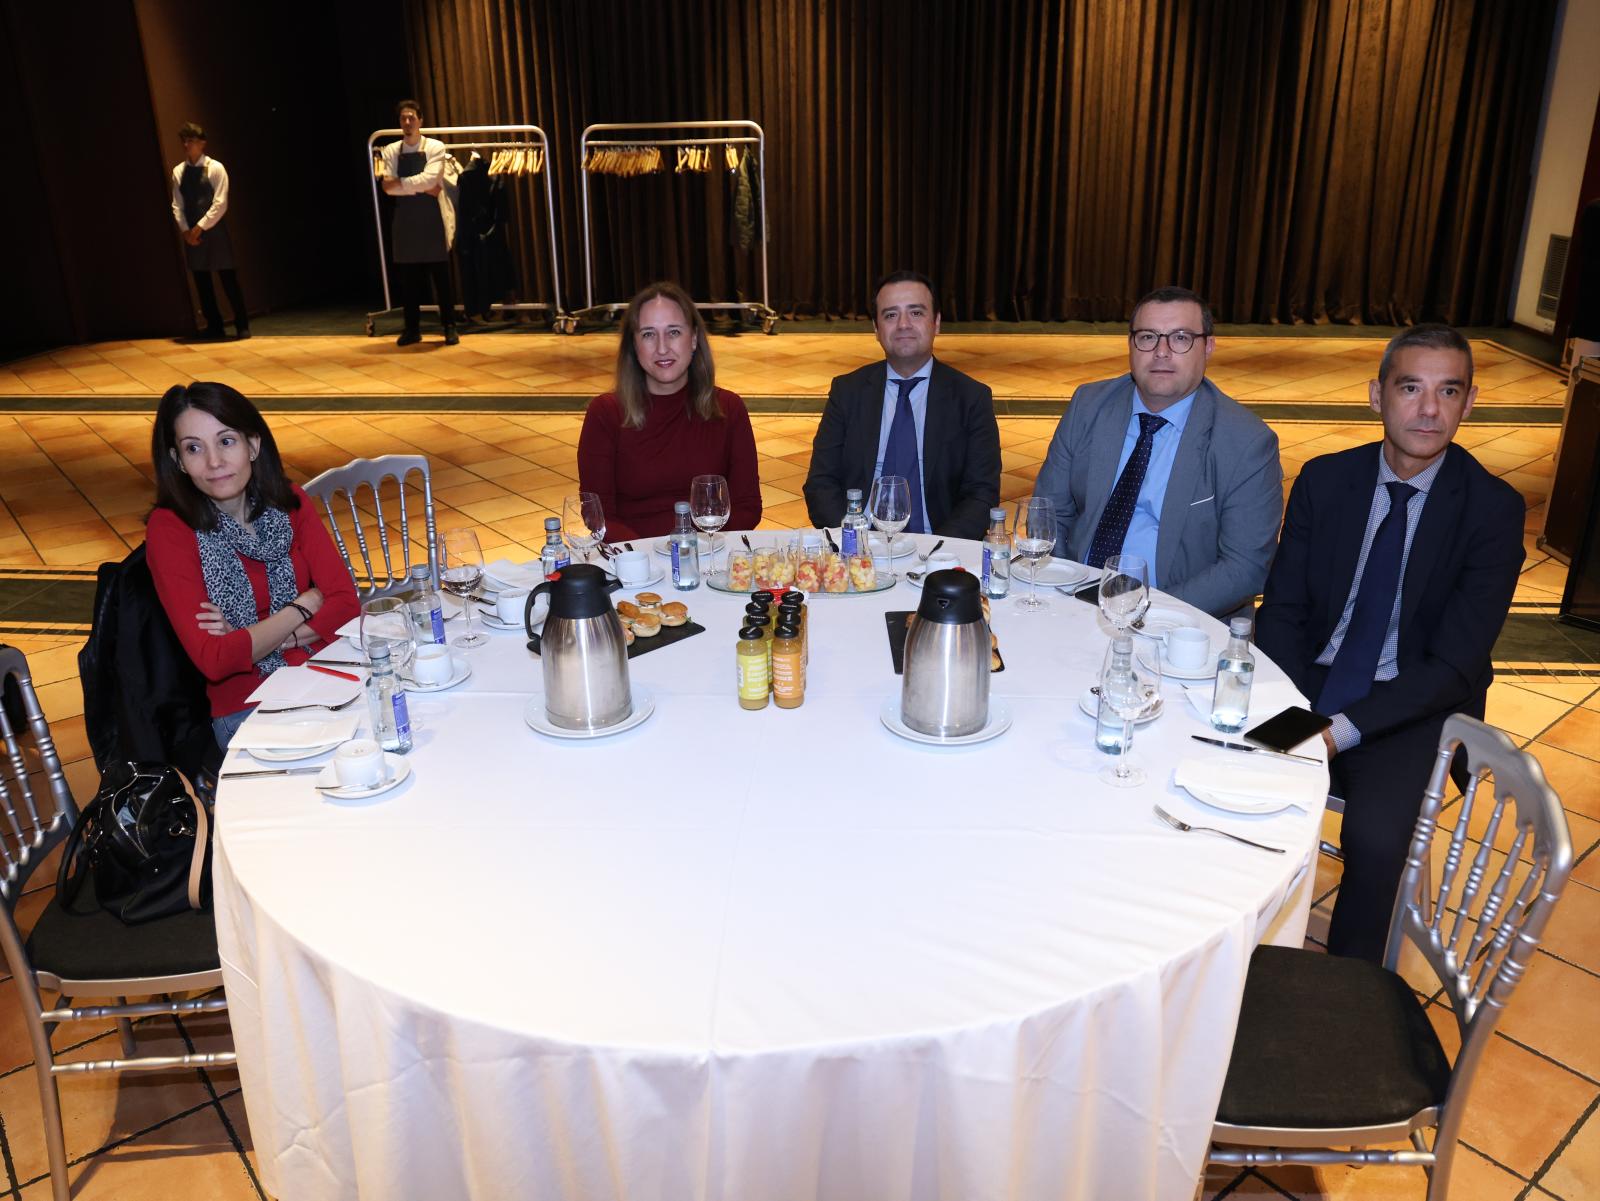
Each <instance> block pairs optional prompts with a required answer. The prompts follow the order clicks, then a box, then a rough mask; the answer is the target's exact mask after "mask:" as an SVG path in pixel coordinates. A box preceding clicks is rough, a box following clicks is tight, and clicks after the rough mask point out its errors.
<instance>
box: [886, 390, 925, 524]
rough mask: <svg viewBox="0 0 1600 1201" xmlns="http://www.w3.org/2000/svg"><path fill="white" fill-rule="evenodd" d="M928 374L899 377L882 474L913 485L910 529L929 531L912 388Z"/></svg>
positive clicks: (911, 486)
mask: <svg viewBox="0 0 1600 1201" xmlns="http://www.w3.org/2000/svg"><path fill="white" fill-rule="evenodd" d="M927 378H928V377H927V376H925V375H917V376H913V377H912V378H911V379H897V380H895V381H894V383H895V387H897V388H899V389H900V398H899V399H898V400H896V401H895V402H894V421H892V422H891V423H890V424H889V444H888V445H887V446H886V447H884V450H883V474H884V475H901V476H904V477H905V478H906V482H907V483H908V484H909V485H910V488H911V521H910V522H909V523H908V524H907V525H906V530H907V532H908V533H912V534H926V533H927V532H928V523H927V522H926V521H925V520H924V519H923V513H922V467H921V466H920V465H919V464H918V462H917V419H916V418H915V417H913V416H912V414H911V390H912V389H913V388H915V387H916V386H917V385H918V384H920V383H921V382H922V381H923V380H925V379H927Z"/></svg>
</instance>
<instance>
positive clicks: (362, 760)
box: [333, 738, 387, 788]
mask: <svg viewBox="0 0 1600 1201" xmlns="http://www.w3.org/2000/svg"><path fill="white" fill-rule="evenodd" d="M386 770H387V769H386V767H385V765H384V761H383V751H382V749H381V748H380V747H379V746H378V744H377V743H376V742H374V741H372V739H370V738H353V739H351V740H350V741H349V742H347V743H345V744H344V745H343V746H341V747H340V748H339V749H338V750H336V751H334V752H333V773H334V775H336V776H338V777H339V783H340V784H341V785H342V786H343V787H345V788H371V787H372V786H373V785H374V784H378V783H381V782H382V780H383V776H384V772H385V771H386Z"/></svg>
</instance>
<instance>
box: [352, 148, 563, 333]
mask: <svg viewBox="0 0 1600 1201" xmlns="http://www.w3.org/2000/svg"><path fill="white" fill-rule="evenodd" d="M422 135H423V136H424V137H431V138H436V139H437V140H438V141H440V142H442V143H444V147H445V149H446V150H449V151H451V152H454V151H457V150H479V151H484V152H487V153H488V154H489V156H490V158H491V161H492V160H493V154H494V152H497V151H526V152H528V154H529V157H528V158H527V159H524V160H522V161H521V162H519V164H518V166H519V168H520V169H518V170H512V171H507V172H503V173H504V174H512V175H522V176H525V177H532V176H534V175H543V176H544V212H545V227H546V231H547V232H548V234H549V236H550V281H551V286H552V289H553V292H554V296H553V298H552V299H551V300H549V301H530V300H518V301H514V302H511V303H506V304H501V303H498V302H497V303H495V304H492V305H490V308H492V309H496V310H499V311H500V312H512V313H517V312H521V313H533V312H546V313H550V314H551V315H552V316H553V317H554V319H555V322H556V324H557V326H558V327H559V326H560V325H561V323H562V322H563V321H564V320H566V318H567V311H566V308H565V306H564V305H563V304H562V301H561V262H560V258H559V256H558V251H557V247H556V203H555V189H554V186H553V185H552V183H551V180H550V177H551V175H552V174H553V173H554V171H553V168H554V160H553V159H552V158H551V156H550V139H549V138H547V137H546V136H545V132H544V130H542V129H540V128H539V127H538V126H537V125H441V126H438V127H437V128H433V129H424V130H423V131H422ZM404 136H405V134H404V131H403V130H399V129H375V130H373V131H372V133H371V135H370V136H369V137H368V138H367V165H368V173H369V174H370V175H371V176H372V221H373V225H374V226H375V227H376V229H377V231H378V270H379V272H380V273H381V274H382V276H383V308H381V309H379V310H378V311H377V312H375V313H368V314H367V337H369V338H370V337H373V336H374V334H375V333H376V332H377V331H376V329H375V328H374V325H373V322H374V321H375V320H376V319H377V318H379V317H383V316H386V315H388V314H389V313H392V312H394V311H395V309H396V307H397V306H396V305H395V303H394V296H393V294H392V293H391V291H390V288H389V255H388V251H387V249H386V246H385V242H384V236H383V207H382V205H380V204H379V202H378V193H379V188H378V177H377V172H376V170H375V169H374V168H373V163H374V160H375V159H376V158H377V155H378V152H379V151H380V150H381V149H382V147H381V146H379V145H378V143H379V142H380V141H382V142H383V143H384V144H387V143H389V142H392V141H394V140H395V139H396V138H401V137H404ZM496 174H501V173H499V172H497V173H496ZM420 307H421V308H423V309H425V310H427V311H428V312H430V313H437V312H438V311H439V306H438V305H437V304H425V305H422V306H420Z"/></svg>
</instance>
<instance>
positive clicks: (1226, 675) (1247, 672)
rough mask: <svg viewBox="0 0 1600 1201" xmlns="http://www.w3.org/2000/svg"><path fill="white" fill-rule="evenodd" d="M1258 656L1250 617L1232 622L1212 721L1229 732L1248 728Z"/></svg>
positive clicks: (1213, 701)
mask: <svg viewBox="0 0 1600 1201" xmlns="http://www.w3.org/2000/svg"><path fill="white" fill-rule="evenodd" d="M1255 674H1256V657H1255V655H1253V654H1252V653H1251V652H1250V619H1249V618H1248V617H1235V618H1234V619H1233V620H1232V621H1231V622H1229V623H1228V645H1227V646H1226V647H1225V648H1224V649H1223V652H1222V654H1221V656H1220V657H1219V658H1218V659H1217V687H1216V691H1215V692H1213V693H1212V694H1211V725H1212V726H1213V727H1214V728H1215V729H1218V730H1221V731H1222V732H1223V733H1225V734H1234V733H1237V732H1238V731H1240V730H1242V729H1244V725H1245V722H1246V720H1248V718H1249V716H1250V685H1251V684H1252V683H1253V682H1254V681H1255Z"/></svg>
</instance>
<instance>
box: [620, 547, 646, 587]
mask: <svg viewBox="0 0 1600 1201" xmlns="http://www.w3.org/2000/svg"><path fill="white" fill-rule="evenodd" d="M611 569H612V570H613V571H615V572H616V573H617V579H619V580H621V581H622V582H623V583H624V584H626V585H628V586H629V587H633V586H635V585H637V584H642V583H644V582H645V581H646V580H648V579H649V578H650V556H648V555H646V554H645V553H644V551H642V550H625V551H622V552H620V553H619V554H615V555H612V556H611Z"/></svg>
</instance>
